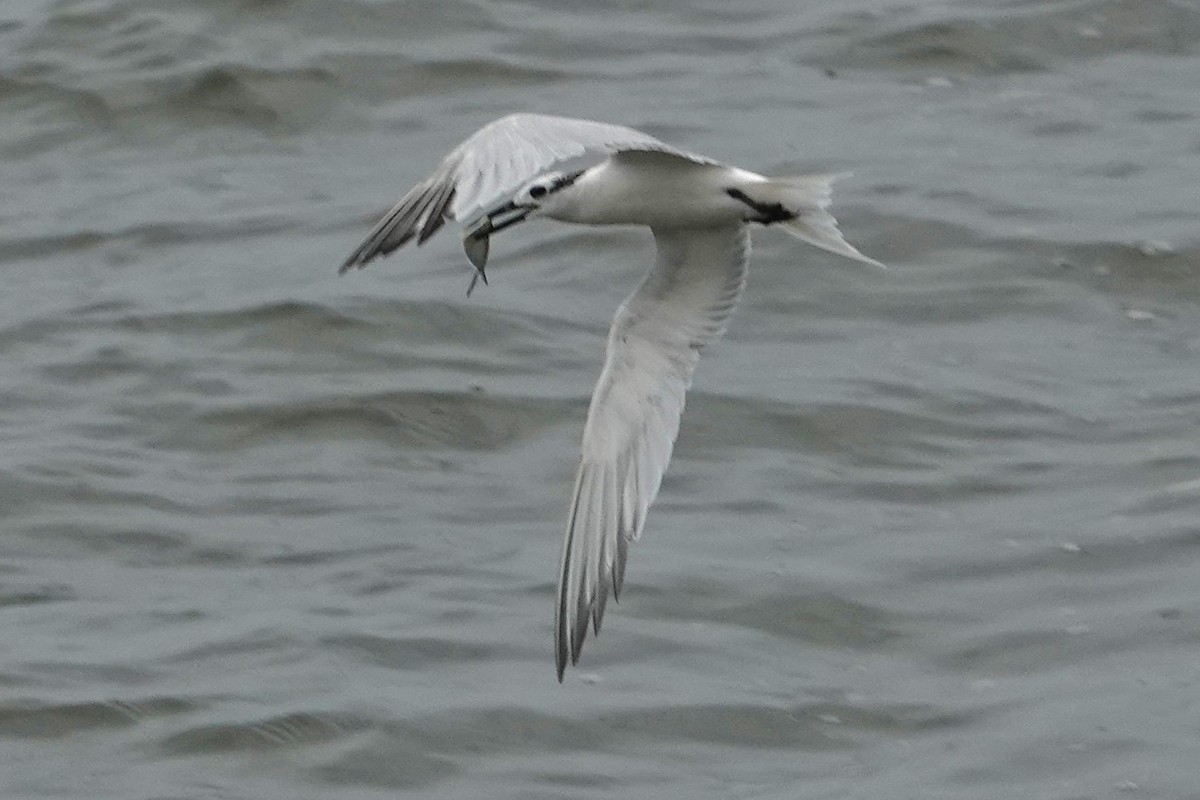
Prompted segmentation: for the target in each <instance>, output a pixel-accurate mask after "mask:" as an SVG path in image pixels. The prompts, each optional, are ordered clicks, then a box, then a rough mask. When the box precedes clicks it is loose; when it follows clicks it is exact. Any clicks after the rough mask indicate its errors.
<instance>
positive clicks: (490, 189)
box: [340, 114, 883, 681]
mask: <svg viewBox="0 0 1200 800" xmlns="http://www.w3.org/2000/svg"><path fill="white" fill-rule="evenodd" d="M586 156H594V157H596V158H597V159H599V163H596V164H594V165H593V166H590V167H588V168H586V169H578V170H569V171H568V170H556V169H555V167H558V166H561V165H563V164H564V163H565V162H572V161H578V160H580V159H582V158H583V157H586ZM838 177H840V176H838V175H804V176H798V177H783V178H767V177H764V176H762V175H758V174H756V173H753V172H749V171H747V170H744V169H739V168H738V167H733V166H729V165H727V164H722V163H721V162H719V161H714V160H712V159H710V158H706V157H704V156H700V155H696V154H695V153H689V152H687V151H686V150H681V149H679V148H676V147H673V146H672V145H669V144H666V143H664V142H662V141H659V140H658V139H656V138H654V137H653V136H650V135H649V134H646V133H642V132H641V131H637V130H634V129H632V128H626V127H623V126H621V125H611V124H607V123H602V122H591V121H588V120H580V119H570V118H567V117H554V116H545V115H541V114H512V115H509V116H507V117H503V118H501V119H498V120H496V121H494V122H492V123H489V124H488V125H485V126H484V127H483V128H480V129H479V130H478V131H476V132H475V133H474V134H472V135H471V136H470V138H468V139H467V140H466V141H464V142H463V143H462V144H460V145H458V146H457V147H455V148H454V149H453V150H452V151H451V152H450V154H449V155H448V156H446V157H445V159H443V160H442V162H441V163H440V164H439V165H438V166H437V168H436V169H435V170H434V171H433V173H432V174H431V175H430V176H429V177H428V178H426V179H425V180H423V181H422V182H421V183H419V184H417V185H416V186H414V187H413V188H412V189H411V190H410V191H409V192H408V194H406V195H404V197H403V198H401V199H400V201H399V202H398V203H396V205H395V206H393V207H392V209H391V210H390V211H388V213H387V214H385V215H384V216H383V218H382V219H381V220H379V222H378V223H377V224H376V225H375V227H374V228H373V229H372V230H371V232H370V233H369V234H368V235H367V238H366V239H365V240H364V241H363V243H362V244H361V245H359V246H358V248H357V249H356V250H355V251H354V252H353V253H352V254H351V255H350V257H349V258H347V259H346V261H345V262H344V263H343V264H342V266H341V270H340V272H343V273H344V272H346V271H347V270H350V269H353V268H361V267H364V266H366V265H367V264H368V263H369V262H370V261H371V260H373V259H374V258H376V257H378V256H383V255H386V254H388V253H391V252H392V251H393V250H395V249H396V248H398V247H400V246H401V245H403V244H405V243H406V242H409V241H411V240H412V239H414V238H415V239H416V241H417V244H418V245H419V244H423V243H424V242H425V241H426V240H428V239H429V237H430V236H432V235H433V234H435V233H437V231H438V230H439V229H440V228H441V227H442V226H443V225H444V224H445V223H446V222H447V221H448V220H454V221H458V222H463V223H465V227H464V233H463V247H464V249H465V250H466V254H467V258H468V260H470V262H471V264H472V265H473V266H474V267H475V270H476V271H475V273H474V275H473V276H472V279H471V284H470V286H469V287H468V294H470V290H471V289H473V288H474V287H475V283H476V281H477V280H479V279H483V281H484V282H485V283H486V282H487V274H486V272H485V267H486V264H487V257H488V245H489V239H490V237H491V235H492V234H494V233H497V232H499V231H502V230H504V229H505V228H508V227H510V226H512V225H515V224H517V223H519V222H522V221H524V220H527V219H531V218H535V217H546V218H548V219H553V220H558V221H560V222H575V223H582V224H586V225H647V226H649V228H650V230H651V232H652V233H653V235H654V241H655V246H656V250H657V253H656V257H655V262H654V266H653V267H652V268H651V269H650V272H649V274H648V275H647V276H646V277H645V278H644V279H643V280H642V282H641V284H640V285H639V286H638V287H637V289H636V290H635V291H634V292H633V294H631V295H630V296H629V297H628V298H626V300H625V301H624V302H623V303H621V305H620V306H619V307H618V308H617V313H616V316H615V317H614V319H613V323H612V328H611V329H610V330H609V333H608V347H607V352H606V355H605V359H604V367H603V369H602V370H601V372H600V379H599V381H598V382H597V384H596V388H595V391H594V392H593V393H592V400H591V404H590V406H589V408H588V415H587V422H586V423H585V425H584V430H583V444H582V454H581V457H580V461H579V468H578V470H577V472H576V476H575V489H574V493H573V496H572V499H571V508H570V513H569V514H568V518H567V519H568V521H567V530H566V536H565V538H564V540H563V547H562V560H561V564H560V568H559V572H558V591H557V600H556V604H555V610H554V653H555V667H556V669H557V671H558V679H559V681H562V679H563V671H564V670H565V668H566V665H567V662H568V660H569V661H570V662H571V663H572V664H576V663H578V661H579V654H580V651H581V650H582V648H583V642H584V639H585V638H586V636H587V629H588V625H589V623H590V624H591V626H592V628H593V630H594V631H595V632H596V634H599V633H600V623H601V621H602V620H603V618H604V609H605V604H606V603H607V601H608V597H609V594H610V593H611V595H612V597H613V600H616V599H617V597H618V595H619V594H620V591H621V585H622V582H623V580H624V577H625V562H626V557H627V555H628V549H629V544H630V542H632V541H634V540H636V539H637V538H638V536H640V535H641V533H642V529H643V527H644V526H645V523H646V512H647V510H648V509H649V508H650V504H651V503H653V502H654V498H655V496H656V495H657V494H658V489H659V485H660V483H661V482H662V477H663V472H664V471H665V470H666V468H667V463H668V461H670V458H671V449H672V447H673V446H674V443H675V437H676V434H677V433H678V431H679V418H680V415H681V414H682V413H683V405H684V394H685V393H686V391H687V389H688V386H689V385H690V384H691V380H692V373H693V371H694V370H695V368H696V362H697V361H698V360H699V358H700V352H701V350H703V349H704V347H705V346H706V345H708V344H709V343H710V342H712V341H713V340H714V339H716V338H718V337H719V336H720V335H721V334H722V333H723V332H724V330H725V325H726V323H727V322H728V320H729V317H730V315H731V314H732V313H733V308H734V306H735V305H736V303H737V301H738V298H739V297H740V296H741V293H742V287H743V286H744V285H745V283H746V264H747V260H748V258H749V255H750V234H749V225H750V223H757V224H760V225H765V226H769V227H775V228H778V229H780V230H783V231H785V232H786V233H789V234H791V235H792V236H795V237H796V238H798V239H801V240H803V241H806V242H808V243H809V244H813V245H816V246H817V247H820V248H823V249H825V250H828V251H830V252H833V253H837V254H838V255H842V256H846V257H848V258H852V259H855V260H858V261H862V262H866V263H868V264H873V265H876V266H880V267H882V266H883V265H882V264H880V263H879V262H878V261H875V260H874V259H872V258H868V257H867V256H865V255H863V254H862V253H860V252H859V251H858V250H856V249H855V248H854V247H853V246H851V245H850V244H849V243H848V242H847V241H846V240H845V239H844V238H843V237H842V234H841V233H840V232H839V231H838V228H837V221H836V220H835V219H834V218H833V216H832V215H830V214H829V212H828V211H827V210H826V209H827V208H828V206H829V203H830V192H831V186H832V183H833V181H834V180H835V179H836V178H838Z"/></svg>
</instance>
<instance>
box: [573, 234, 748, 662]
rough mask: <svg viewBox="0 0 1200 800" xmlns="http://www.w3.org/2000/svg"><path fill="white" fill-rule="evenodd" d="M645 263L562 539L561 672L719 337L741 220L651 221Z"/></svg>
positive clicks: (742, 255) (621, 557)
mask: <svg viewBox="0 0 1200 800" xmlns="http://www.w3.org/2000/svg"><path fill="white" fill-rule="evenodd" d="M653 232H654V238H655V242H656V244H657V247H658V254H657V260H656V263H655V266H654V269H653V270H652V271H651V272H650V274H649V275H647V276H646V278H645V279H644V280H643V281H642V283H641V285H640V286H639V287H638V288H637V290H636V291H635V292H634V293H633V294H632V295H630V296H629V298H628V299H627V300H626V301H625V302H624V303H622V304H621V306H620V308H618V309H617V313H616V317H615V318H614V319H613V324H612V328H611V330H610V331H609V335H608V348H607V355H606V357H605V362H604V369H603V371H602V372H601V374H600V379H599V381H598V382H597V384H596V390H595V393H594V394H593V395H592V402H591V406H590V407H589V409H588V418H587V423H586V425H585V427H584V433H583V447H582V457H581V459H580V464H579V470H578V472H577V473H576V478H575V493H574V499H573V501H572V503H571V512H570V515H569V517H568V522H567V531H566V537H565V539H564V540H563V550H562V563H561V569H560V571H559V581H558V602H557V605H556V607H555V621H554V642H555V660H556V666H557V669H558V678H559V680H560V681H561V680H562V677H563V670H564V669H565V667H566V664H567V660H568V658H569V659H570V661H571V663H572V664H574V663H576V662H577V661H578V659H579V653H580V650H581V649H582V647H583V641H584V638H585V637H586V635H587V627H588V621H589V619H590V620H591V623H592V627H593V629H594V630H595V632H596V633H599V632H600V623H601V620H602V618H603V616H604V607H605V604H606V602H607V601H608V594H609V592H610V591H611V592H612V595H613V599H614V600H615V599H616V598H617V596H618V594H619V593H620V591H621V584H622V581H623V580H624V576H625V559H626V552H627V549H628V546H629V543H630V542H631V541H633V540H634V539H636V538H637V537H638V536H639V535H640V534H641V532H642V527H643V525H644V524H645V519H646V511H647V509H648V508H649V507H650V504H651V503H652V502H653V501H654V497H655V495H657V494H658V488H659V485H660V484H661V482H662V476H663V472H664V471H665V470H666V468H667V463H668V462H669V461H670V458H671V450H672V448H673V446H674V443H675V437H676V434H677V433H678V432H679V418H680V415H681V414H682V413H683V405H684V394H685V392H686V391H687V389H688V387H689V386H690V384H691V380H692V372H693V371H694V370H695V367H696V362H697V361H698V360H699V358H700V351H701V350H702V349H703V347H704V346H705V345H706V344H708V343H709V342H711V341H712V340H713V339H715V338H717V337H718V336H720V335H721V334H722V333H723V332H724V329H725V323H726V321H727V320H728V319H729V316H730V314H732V313H733V308H734V306H735V305H736V303H737V300H738V298H739V296H740V295H741V291H742V287H743V286H744V285H745V280H746V263H747V260H748V258H749V255H750V236H749V231H748V229H747V226H746V225H744V224H740V223H738V224H733V225H725V226H717V227H714V228H709V229H700V228H690V227H689V228H680V229H655V230H654V231H653Z"/></svg>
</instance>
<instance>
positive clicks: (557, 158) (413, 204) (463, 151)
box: [339, 114, 715, 272]
mask: <svg viewBox="0 0 1200 800" xmlns="http://www.w3.org/2000/svg"><path fill="white" fill-rule="evenodd" d="M623 150H649V151H655V152H663V153H672V154H674V155H678V156H680V157H682V158H687V159H690V160H692V161H696V162H697V163H704V164H708V163H715V162H712V161H710V160H709V159H706V158H704V157H703V156H698V155H695V154H692V153H688V152H686V151H683V150H679V149H677V148H674V147H671V146H670V145H668V144H665V143H663V142H661V141H659V140H658V139H655V138H654V137H653V136H651V135H650V134H648V133H642V132H641V131H636V130H634V129H633V128H626V127H624V126H622V125H609V124H607V123H604V122H590V121H588V120H583V119H571V118H569V117H551V116H546V115H544V114H510V115H509V116H507V117H502V118H501V119H498V120H496V121H495V122H492V123H489V124H487V125H485V126H483V127H482V128H480V129H479V130H478V131H476V132H475V133H474V134H472V135H471V137H470V138H468V139H467V140H466V141H465V142H463V143H462V144H460V145H459V146H458V147H456V148H454V150H452V151H451V152H450V155H448V156H446V158H444V159H443V160H442V163H441V164H439V165H438V167H437V169H435V170H434V171H433V174H432V175H430V176H429V177H428V178H426V179H425V180H423V181H421V182H420V183H419V184H417V185H416V186H414V187H413V188H412V189H411V190H409V192H408V194H406V195H404V197H402V198H401V199H400V202H398V203H396V205H395V206H393V207H392V210H391V211H389V212H388V213H387V214H385V215H384V216H383V218H382V219H381V220H379V222H378V223H376V224H375V227H374V228H373V229H372V230H371V232H370V234H368V235H367V238H366V240H364V241H363V243H362V244H361V245H359V246H358V249H356V250H355V251H354V252H353V253H351V254H350V257H349V258H347V259H346V260H345V262H344V263H343V264H342V267H341V269H340V270H339V272H345V271H346V270H349V269H352V268H354V267H359V268H361V267H364V266H366V265H367V263H368V262H369V261H371V259H373V258H375V257H376V256H381V255H387V254H388V253H390V252H392V251H393V250H395V249H396V248H397V247H400V246H401V245H402V244H404V243H405V242H407V241H409V240H410V239H412V238H413V237H414V236H415V237H417V244H423V243H424V242H425V241H426V240H427V239H428V238H429V237H430V236H432V235H433V234H435V233H437V231H438V229H439V228H441V227H442V225H443V224H444V223H445V222H446V220H448V219H454V220H464V219H468V217H469V215H470V213H471V212H473V211H477V210H479V209H480V208H482V207H483V204H484V203H486V202H487V201H489V200H493V199H495V198H496V197H498V196H499V195H501V194H503V193H505V192H510V191H513V190H515V189H517V188H518V187H520V186H521V185H522V184H524V183H526V182H528V181H530V180H533V179H534V178H536V177H537V176H538V175H540V174H542V173H543V172H545V171H546V170H547V169H548V168H550V167H551V166H553V165H554V164H557V163H559V162H561V161H567V160H569V159H572V158H579V157H580V156H584V155H587V154H588V153H589V152H599V153H615V152H619V151H623Z"/></svg>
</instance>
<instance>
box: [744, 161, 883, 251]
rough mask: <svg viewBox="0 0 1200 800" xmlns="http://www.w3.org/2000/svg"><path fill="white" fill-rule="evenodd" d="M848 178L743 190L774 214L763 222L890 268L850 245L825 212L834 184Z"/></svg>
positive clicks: (813, 178)
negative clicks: (774, 224)
mask: <svg viewBox="0 0 1200 800" xmlns="http://www.w3.org/2000/svg"><path fill="white" fill-rule="evenodd" d="M847 175H849V173H848V172H842V173H838V174H835V175H797V176H794V177H790V178H769V179H767V182H766V183H756V184H754V185H752V186H747V187H744V193H745V194H746V195H748V196H749V200H748V202H751V203H752V204H754V205H761V206H762V207H763V208H765V209H770V210H771V211H772V212H773V218H771V219H764V220H763V221H764V222H770V223H776V224H777V226H778V227H779V228H782V229H783V230H785V231H787V232H788V233H790V234H791V235H792V236H795V237H796V238H797V239H803V240H804V241H806V242H808V243H809V244H813V245H816V246H817V247H820V248H821V249H822V250H828V251H829V252H831V253H837V254H838V255H839V256H846V257H847V258H853V259H854V260H855V261H862V262H865V263H867V264H873V265H875V266H877V267H882V268H884V269H887V267H884V265H883V264H881V263H880V262H878V261H876V260H875V259H873V258H870V257H869V256H865V255H863V254H862V253H860V252H858V250H856V249H855V248H854V246H853V245H851V244H850V243H849V242H847V241H846V240H845V238H843V236H842V232H841V231H839V230H838V227H837V220H836V219H834V218H833V215H832V214H830V213H829V211H827V210H826V209H828V208H829V202H830V199H831V195H832V192H833V182H834V181H836V180H837V179H838V178H844V177H846V176H847Z"/></svg>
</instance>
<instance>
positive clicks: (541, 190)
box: [529, 184, 549, 198]
mask: <svg viewBox="0 0 1200 800" xmlns="http://www.w3.org/2000/svg"><path fill="white" fill-rule="evenodd" d="M548 191H549V189H547V188H546V187H545V186H542V185H540V184H539V185H537V186H532V187H530V189H529V196H530V197H533V198H538V197H541V196H542V195H544V194H545V193H546V192H548Z"/></svg>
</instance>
